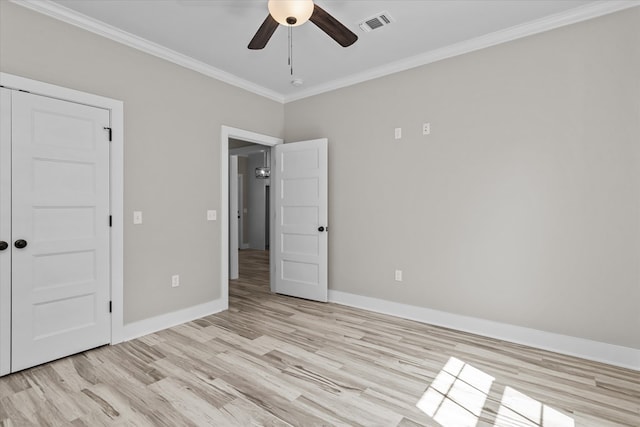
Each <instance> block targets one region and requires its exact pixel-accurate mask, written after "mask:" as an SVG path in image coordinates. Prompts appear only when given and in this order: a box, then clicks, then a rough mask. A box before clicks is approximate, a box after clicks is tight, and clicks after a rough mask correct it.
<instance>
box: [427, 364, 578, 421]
mask: <svg viewBox="0 0 640 427" xmlns="http://www.w3.org/2000/svg"><path fill="white" fill-rule="evenodd" d="M494 380H495V378H494V377H492V376H491V375H488V374H487V373H485V372H483V371H481V370H479V369H477V368H474V367H473V366H471V365H469V364H467V363H465V362H463V361H462V360H460V359H457V358H455V357H451V358H450V359H449V360H448V362H447V363H446V365H445V366H444V367H443V368H442V370H441V371H440V372H439V373H438V375H437V376H436V378H435V379H434V380H433V382H432V383H431V385H430V386H429V388H427V390H426V391H425V392H424V394H423V395H422V397H421V398H420V400H419V401H418V403H416V406H417V407H418V409H420V410H421V411H422V412H424V413H425V414H427V415H428V416H430V417H431V418H433V419H434V420H435V421H437V422H438V423H439V424H441V425H442V426H443V427H475V426H476V425H477V424H478V420H479V419H480V415H481V414H482V411H483V409H484V406H485V402H486V400H487V397H488V395H489V391H490V390H491V386H492V384H493V382H494ZM574 425H575V423H574V420H573V419H572V418H571V417H569V416H567V415H565V414H562V413H561V412H559V411H557V410H555V409H553V408H551V407H549V406H547V405H544V404H542V403H541V402H539V401H537V400H535V399H533V398H531V397H529V396H527V395H525V394H523V393H520V392H519V391H517V390H516V389H514V388H512V387H505V390H504V393H503V394H502V399H501V401H500V407H499V409H498V413H497V416H496V419H495V423H494V426H496V427H574Z"/></svg>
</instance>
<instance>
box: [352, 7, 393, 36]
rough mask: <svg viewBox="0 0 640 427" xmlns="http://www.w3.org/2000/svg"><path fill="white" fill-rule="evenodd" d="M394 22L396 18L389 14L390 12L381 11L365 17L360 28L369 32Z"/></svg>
mask: <svg viewBox="0 0 640 427" xmlns="http://www.w3.org/2000/svg"><path fill="white" fill-rule="evenodd" d="M392 22H394V19H393V18H392V17H391V15H389V13H388V12H380V13H378V14H377V15H375V16H372V17H371V18H367V19H365V20H364V21H362V22H361V23H360V24H358V25H359V26H360V29H361V30H362V31H365V32H367V33H368V32H369V31H373V30H377V29H378V28H382V27H384V26H386V25H389V24H391V23H392Z"/></svg>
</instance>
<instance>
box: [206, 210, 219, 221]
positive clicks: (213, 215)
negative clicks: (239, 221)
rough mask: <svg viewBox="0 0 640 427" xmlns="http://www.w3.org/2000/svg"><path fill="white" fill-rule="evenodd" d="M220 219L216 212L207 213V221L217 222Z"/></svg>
mask: <svg viewBox="0 0 640 427" xmlns="http://www.w3.org/2000/svg"><path fill="white" fill-rule="evenodd" d="M217 218H218V214H217V212H216V211H207V221H215V220H216V219H217Z"/></svg>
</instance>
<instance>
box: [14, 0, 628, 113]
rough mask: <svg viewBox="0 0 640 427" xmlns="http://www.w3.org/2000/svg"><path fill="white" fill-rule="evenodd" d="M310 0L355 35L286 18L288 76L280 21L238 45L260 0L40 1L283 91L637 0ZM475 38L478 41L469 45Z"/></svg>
mask: <svg viewBox="0 0 640 427" xmlns="http://www.w3.org/2000/svg"><path fill="white" fill-rule="evenodd" d="M26 2H27V3H28V2H29V0H27V1H26ZM31 3H34V2H33V1H31ZM56 3H57V4H56ZM316 3H317V4H318V5H319V6H321V7H322V8H324V9H325V10H326V11H327V12H329V13H330V14H332V15H333V16H334V17H336V18H337V19H338V20H340V21H341V22H342V23H343V24H345V25H346V26H347V27H349V28H350V29H351V30H352V31H353V32H354V33H356V34H357V35H358V37H359V40H358V41H357V42H356V43H355V44H354V45H352V46H351V47H348V48H343V47H341V46H340V45H338V44H337V43H336V42H335V41H333V40H332V39H331V38H329V37H328V36H327V35H326V34H324V33H323V32H322V31H321V30H320V29H319V28H317V27H316V26H315V25H314V24H312V23H311V22H307V23H305V24H303V25H302V26H300V27H296V28H294V30H293V31H294V33H293V36H294V54H293V60H294V76H293V77H292V76H291V75H290V72H289V67H288V65H287V30H286V28H284V27H282V26H280V27H279V28H278V29H277V30H276V32H275V34H274V35H273V37H272V38H271V40H270V41H269V43H268V45H267V47H266V48H265V49H263V50H258V51H253V50H249V49H247V44H248V43H249V41H250V40H251V38H252V37H253V35H254V33H255V32H256V30H257V29H258V27H259V26H260V24H261V23H262V21H263V20H264V19H265V17H266V15H267V13H268V12H267V0H56V1H55V2H54V3H51V2H50V3H49V7H54V8H57V9H59V10H58V15H61V12H64V13H63V14H67V15H69V12H70V11H65V10H61V9H60V8H59V7H58V5H61V6H64V7H66V8H69V9H72V10H73V11H74V12H77V13H80V14H84V15H86V16H88V17H90V18H93V19H94V20H98V21H101V22H103V23H106V24H109V25H110V26H113V27H116V28H117V29H120V30H124V31H125V32H128V33H130V34H133V35H135V36H138V37H140V38H142V39H146V40H148V41H151V42H154V43H156V44H158V45H161V46H163V47H166V48H168V49H171V50H173V51H175V52H178V53H180V54H183V55H186V57H189V58H193V59H195V60H197V61H199V62H200V63H203V64H200V66H199V67H196V68H203V67H205V68H206V67H210V68H211V70H212V72H211V73H209V74H212V75H216V73H218V71H221V73H218V74H221V75H223V76H225V75H227V74H226V73H229V74H230V75H232V76H231V79H232V80H233V79H237V80H238V81H237V82H236V84H238V85H239V86H245V87H248V88H249V89H253V90H254V91H256V92H258V93H262V94H265V95H267V96H269V97H271V98H274V99H279V100H281V101H288V100H292V99H298V98H301V97H303V96H308V95H311V94H315V93H320V92H322V91H325V90H328V89H331V88H335V87H340V86H344V85H347V84H350V83H354V82H357V81H362V80H366V79H367V78H371V77H376V76H379V75H384V74H388V73H390V72H393V71H398V70H400V69H406V68H409V67H411V66H415V65H420V64H421V63H427V62H431V61H433V60H434V59H440V58H442V57H446V56H452V55H453V54H456V53H458V51H460V52H462V51H464V50H465V49H466V50H467V51H469V50H474V49H477V48H479V47H483V46H488V45H491V44H494V43H496V42H498V41H501V38H502V39H509V38H511V39H513V38H517V37H519V36H522V35H525V34H527V32H528V33H534V32H538V31H541V30H543V29H546V28H553V27H555V26H559V25H563V24H566V23H570V22H576V21H579V20H581V19H585V18H588V17H591V16H596V15H598V14H602V13H606V12H609V11H611V10H608V9H612V4H617V9H621V8H624V7H629V6H630V5H632V3H636V2H624V1H623V2H620V1H618V2H615V1H614V2H611V1H610V2H599V1H592V0H562V1H558V0H552V1H548V0H492V1H487V0H471V1H469V0H466V1H454V0H447V1H436V0H409V1H407V0H387V1H368V0H348V1H336V0H317V1H316ZM636 4H637V3H636ZM32 6H33V5H32ZM382 11H386V12H388V13H389V14H390V15H391V16H392V17H393V18H394V19H395V22H394V23H393V24H391V25H389V26H386V27H383V28H381V29H378V30H375V31H372V32H370V33H365V32H363V31H362V30H360V29H359V27H358V23H359V22H361V21H362V20H364V19H365V18H369V17H371V16H372V15H375V14H376V13H378V12H382ZM603 11H604V12H603ZM54 15H55V14H54ZM72 15H77V14H75V13H73V14H72ZM81 18H82V17H81ZM67 20H69V19H67ZM95 24H96V23H95V22H93V24H92V25H95ZM97 24H98V25H100V23H97ZM545 25H546V27H545ZM110 32H111V33H113V29H111V30H110ZM103 33H104V31H103ZM492 37H493V38H492ZM116 39H117V38H116ZM478 40H482V43H476V44H475V45H474V44H473V43H474V41H478ZM463 46H467V47H466V48H463ZM183 62H184V61H183ZM194 62H195V61H194ZM211 70H209V71H211ZM293 78H300V79H303V81H304V84H303V86H301V87H294V86H293V85H291V80H293ZM223 80H224V79H223ZM227 80H229V79H227Z"/></svg>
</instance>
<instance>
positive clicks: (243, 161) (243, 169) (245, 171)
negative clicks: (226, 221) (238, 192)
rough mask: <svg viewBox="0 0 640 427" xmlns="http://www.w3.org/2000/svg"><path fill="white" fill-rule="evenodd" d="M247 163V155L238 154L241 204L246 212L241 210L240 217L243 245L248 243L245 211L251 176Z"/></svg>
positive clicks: (247, 217)
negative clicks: (240, 176)
mask: <svg viewBox="0 0 640 427" xmlns="http://www.w3.org/2000/svg"><path fill="white" fill-rule="evenodd" d="M248 163H249V159H248V158H247V157H244V156H238V173H239V174H242V206H243V210H246V211H247V212H246V213H245V212H241V215H240V217H241V219H242V228H243V235H242V242H241V243H242V244H243V245H248V244H249V215H247V213H248V212H249V208H248V207H249V185H248V184H249V179H250V178H251V177H250V176H249V167H248V166H247V165H248Z"/></svg>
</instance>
